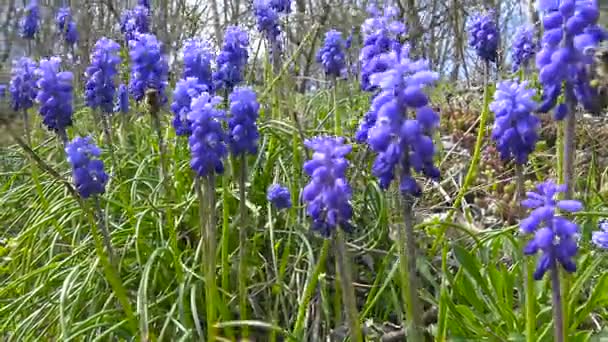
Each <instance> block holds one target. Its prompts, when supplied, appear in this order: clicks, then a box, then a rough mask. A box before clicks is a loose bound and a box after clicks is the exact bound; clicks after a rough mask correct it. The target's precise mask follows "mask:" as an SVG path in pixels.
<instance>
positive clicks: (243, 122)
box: [228, 87, 260, 156]
mask: <svg viewBox="0 0 608 342" xmlns="http://www.w3.org/2000/svg"><path fill="white" fill-rule="evenodd" d="M259 110H260V104H259V103H258V101H257V97H256V94H255V92H254V91H253V90H251V89H250V88H248V87H239V88H236V89H234V91H233V92H232V94H230V113H231V117H230V120H229V121H228V129H229V131H230V133H229V136H228V144H229V145H230V151H231V152H232V154H234V155H237V156H238V155H243V154H245V153H249V154H255V153H257V151H258V139H259V137H260V134H259V133H258V127H257V125H256V120H257V119H258V115H259Z"/></svg>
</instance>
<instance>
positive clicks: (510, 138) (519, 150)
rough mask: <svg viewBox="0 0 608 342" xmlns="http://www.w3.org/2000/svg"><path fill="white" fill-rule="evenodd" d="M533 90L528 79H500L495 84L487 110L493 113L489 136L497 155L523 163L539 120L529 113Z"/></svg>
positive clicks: (532, 102) (530, 148)
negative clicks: (492, 96)
mask: <svg viewBox="0 0 608 342" xmlns="http://www.w3.org/2000/svg"><path fill="white" fill-rule="evenodd" d="M535 94H536V91H535V90H534V89H533V88H528V82H522V83H518V82H516V81H503V82H500V83H499V84H498V85H497V87H496V92H495V93H494V102H492V103H490V110H492V112H494V114H495V115H496V121H495V122H494V128H493V130H492V139H493V140H494V141H496V145H497V148H498V151H499V152H500V157H501V158H502V159H503V160H511V159H512V160H514V161H515V163H517V164H520V165H523V164H525V163H526V162H527V161H528V156H529V155H530V153H532V152H533V151H534V148H535V147H536V142H537V141H538V129H539V127H540V120H539V119H538V118H537V117H536V116H535V115H534V114H532V112H533V111H534V109H535V108H536V106H537V104H536V102H535V101H534V99H533V97H534V95H535Z"/></svg>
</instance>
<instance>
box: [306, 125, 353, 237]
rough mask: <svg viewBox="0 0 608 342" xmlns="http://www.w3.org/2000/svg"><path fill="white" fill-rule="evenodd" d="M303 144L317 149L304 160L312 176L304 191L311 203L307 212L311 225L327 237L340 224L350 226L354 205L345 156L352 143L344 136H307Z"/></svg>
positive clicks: (346, 227) (307, 200) (345, 227)
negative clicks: (347, 141) (352, 203)
mask: <svg viewBox="0 0 608 342" xmlns="http://www.w3.org/2000/svg"><path fill="white" fill-rule="evenodd" d="M304 145H305V146H306V147H308V148H310V149H312V150H313V151H314V153H313V155H312V159H310V160H308V161H307V162H306V163H304V172H306V174H308V175H309V176H310V177H311V179H310V183H308V185H306V187H304V190H303V192H302V198H303V200H304V201H305V202H306V203H307V204H308V205H307V213H308V215H309V216H310V217H311V218H312V220H313V225H312V228H313V229H314V230H317V231H318V232H319V233H321V235H323V236H325V237H329V235H330V234H331V232H332V230H334V229H335V228H337V227H338V226H340V227H342V229H345V230H349V229H350V228H351V224H350V219H351V218H352V215H353V209H352V207H351V204H350V199H351V196H352V191H351V188H350V186H349V185H348V181H347V180H346V168H347V167H348V160H346V158H345V157H346V155H347V154H348V153H350V151H351V149H352V147H351V146H350V145H348V144H344V138H342V137H335V138H334V137H316V138H313V139H310V140H306V141H305V142H304Z"/></svg>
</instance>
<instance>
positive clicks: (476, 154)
mask: <svg viewBox="0 0 608 342" xmlns="http://www.w3.org/2000/svg"><path fill="white" fill-rule="evenodd" d="M489 78H490V63H489V62H486V64H485V75H484V95H483V109H482V111H481V117H480V119H479V130H478V131H477V140H476V141H475V148H474V150H473V158H472V159H471V164H470V165H469V169H468V171H467V174H466V176H465V178H464V183H463V184H462V187H461V188H460V190H459V191H458V194H457V195H456V199H455V200H454V204H453V205H452V208H451V209H450V211H449V212H448V217H447V218H446V221H452V219H453V218H454V214H455V213H456V210H458V208H459V207H460V204H461V203H462V200H463V198H464V196H465V195H466V193H467V191H468V190H469V187H470V186H471V184H472V183H473V180H474V179H475V177H476V175H477V173H478V170H477V169H478V167H479V160H480V159H481V147H482V145H483V141H484V137H485V135H486V123H487V121H488V115H489V105H490V82H489ZM445 232H446V228H445V227H444V228H442V229H441V230H440V231H439V233H438V236H437V238H436V240H435V243H434V244H433V247H432V248H431V251H430V254H431V255H434V254H435V253H436V252H437V248H438V247H439V246H440V245H441V244H442V243H443V239H444V237H445Z"/></svg>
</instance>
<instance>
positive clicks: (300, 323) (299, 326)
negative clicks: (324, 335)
mask: <svg viewBox="0 0 608 342" xmlns="http://www.w3.org/2000/svg"><path fill="white" fill-rule="evenodd" d="M330 244H331V241H330V240H328V239H325V240H324V241H323V246H322V247H321V254H320V255H319V260H318V261H317V264H316V265H315V268H314V270H313V272H312V274H311V275H310V277H309V278H308V282H307V283H306V287H305V288H304V294H303V295H302V301H301V302H300V305H299V306H298V316H297V318H296V323H295V327H294V329H293V335H294V336H296V337H298V339H300V341H303V340H304V323H305V318H306V312H307V311H308V305H309V304H310V300H311V298H312V295H313V293H314V292H315V290H316V289H317V283H318V282H319V275H320V274H321V273H322V272H323V271H324V269H325V261H326V260H327V252H328V251H329V245H330Z"/></svg>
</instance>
